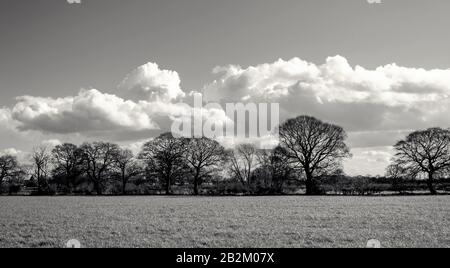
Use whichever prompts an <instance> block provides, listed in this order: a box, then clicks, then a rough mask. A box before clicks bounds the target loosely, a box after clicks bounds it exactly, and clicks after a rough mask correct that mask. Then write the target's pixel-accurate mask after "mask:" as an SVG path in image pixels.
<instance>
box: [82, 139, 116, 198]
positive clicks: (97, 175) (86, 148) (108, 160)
mask: <svg viewBox="0 0 450 268" xmlns="http://www.w3.org/2000/svg"><path fill="white" fill-rule="evenodd" d="M81 150H82V154H83V166H84V171H85V172H86V174H87V176H88V178H89V179H90V180H91V181H92V183H93V184H94V189H95V191H96V193H97V194H98V195H102V194H103V189H104V187H105V185H106V182H107V177H108V175H109V173H110V172H111V168H112V167H113V165H114V164H115V160H116V157H117V154H118V153H119V150H120V148H119V146H118V145H116V144H112V143H109V142H94V143H92V144H91V143H85V144H83V145H82V146H81Z"/></svg>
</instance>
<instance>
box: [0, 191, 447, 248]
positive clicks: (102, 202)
mask: <svg viewBox="0 0 450 268" xmlns="http://www.w3.org/2000/svg"><path fill="white" fill-rule="evenodd" d="M0 204H1V205H0V247H63V246H64V245H65V243H66V241H68V240H69V239H72V238H75V239H78V240H80V241H81V243H82V245H83V246H84V247H364V246H365V245H366V243H367V241H368V240H369V239H373V238H374V239H378V240H380V241H381V243H382V245H383V246H384V247H450V197H448V196H440V197H431V196H430V197H373V198H366V197H216V198H213V197H198V198H196V197H1V198H0Z"/></svg>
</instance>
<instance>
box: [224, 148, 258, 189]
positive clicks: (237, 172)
mask: <svg viewBox="0 0 450 268" xmlns="http://www.w3.org/2000/svg"><path fill="white" fill-rule="evenodd" d="M256 156H257V150H256V148H255V146H253V145H252V144H241V145H239V146H238V147H237V148H236V149H235V150H234V151H233V152H231V154H230V162H231V172H232V174H233V175H234V176H235V177H236V178H237V179H238V180H239V181H240V182H241V183H242V185H243V186H244V187H246V188H247V189H248V190H249V191H251V182H252V181H251V177H252V171H253V170H254V169H255V166H256V162H257V161H256Z"/></svg>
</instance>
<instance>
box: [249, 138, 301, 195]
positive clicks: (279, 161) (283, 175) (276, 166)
mask: <svg viewBox="0 0 450 268" xmlns="http://www.w3.org/2000/svg"><path fill="white" fill-rule="evenodd" d="M258 162H259V166H260V172H259V174H261V173H264V174H265V175H264V176H266V177H267V179H268V180H269V181H268V182H267V183H268V184H269V185H268V186H269V187H270V190H271V193H275V194H280V193H282V192H283V185H284V183H285V182H286V181H287V180H289V179H291V177H292V175H293V173H294V170H293V169H292V167H291V166H290V165H289V159H288V158H287V157H286V152H285V149H284V148H282V147H280V146H277V147H276V148H275V149H273V150H262V151H260V152H259V153H258ZM260 176H261V175H260Z"/></svg>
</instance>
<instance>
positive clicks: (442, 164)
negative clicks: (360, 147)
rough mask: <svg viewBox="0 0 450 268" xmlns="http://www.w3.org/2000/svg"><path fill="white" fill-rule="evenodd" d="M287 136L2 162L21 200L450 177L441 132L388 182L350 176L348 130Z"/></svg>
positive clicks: (286, 132) (359, 188)
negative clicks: (271, 143)
mask: <svg viewBox="0 0 450 268" xmlns="http://www.w3.org/2000/svg"><path fill="white" fill-rule="evenodd" d="M279 137H280V143H279V145H278V146H277V147H276V148H274V149H273V150H258V149H257V148H256V147H255V146H253V145H251V144H242V145H239V146H237V147H236V148H234V149H232V150H226V149H225V148H224V147H223V146H222V145H221V144H219V143H218V142H217V141H215V140H212V139H208V138H205V137H203V138H176V137H174V136H173V135H172V134H170V133H166V134H162V135H160V136H159V137H157V138H154V139H152V140H150V141H148V142H147V143H145V144H144V145H143V147H142V149H141V151H140V153H139V154H137V155H134V154H133V152H132V151H130V150H128V149H124V148H121V147H120V146H118V145H117V144H113V143H109V142H93V143H84V144H82V145H80V146H77V145H74V144H70V143H65V144H61V145H58V146H55V147H54V148H53V149H49V148H46V147H38V148H35V149H34V151H33V153H32V155H31V162H32V165H28V166H27V165H20V163H19V162H18V160H17V158H16V157H14V156H12V155H3V156H1V157H0V189H2V190H3V192H9V193H17V192H19V191H20V190H21V189H23V188H34V189H36V191H35V194H41V195H46V194H96V195H103V194H124V195H125V194H136V193H137V194H151V193H164V194H167V195H170V194H174V193H176V191H175V190H174V187H175V188H177V189H188V192H187V193H188V194H194V195H199V194H203V193H205V191H206V193H207V194H224V193H225V194H226V193H234V194H254V195H256V194H283V193H286V191H287V190H286V189H290V191H291V192H295V190H298V189H296V188H300V187H303V188H304V193H305V194H306V195H315V194H324V193H328V192H333V193H341V194H366V193H367V194H370V193H374V192H378V191H379V192H381V191H383V189H384V190H393V191H398V192H399V193H402V191H405V189H409V188H408V187H406V185H409V187H413V188H414V187H416V188H417V187H418V185H419V184H417V185H416V184H414V183H412V181H419V182H426V186H427V189H428V191H429V192H430V193H431V194H433V195H434V194H437V193H438V191H437V190H436V181H438V182H440V183H441V184H442V180H439V179H441V178H444V177H445V176H446V174H448V173H449V171H450V131H449V130H445V129H441V128H432V129H428V130H424V131H417V132H413V133H411V134H410V135H408V136H407V137H406V138H405V139H404V140H401V141H399V142H398V143H397V144H396V145H395V146H394V148H395V151H396V155H395V157H394V158H393V160H392V164H391V166H389V168H388V169H387V174H386V177H384V178H370V179H369V178H367V177H356V178H351V177H348V176H345V174H344V173H343V171H342V170H343V169H342V161H343V160H344V159H345V158H347V157H350V156H351V154H350V149H349V147H348V146H347V144H346V143H345V140H346V138H347V134H346V132H345V130H344V129H343V128H342V127H340V126H337V125H333V124H330V123H325V122H322V121H320V120H318V119H316V118H314V117H310V116H299V117H297V118H293V119H289V120H287V121H286V122H284V123H283V124H281V125H280V126H279ZM424 175H425V176H424ZM443 182H444V183H446V182H447V181H445V180H444V181H443ZM211 185H214V187H212V186H211ZM383 185H384V186H386V185H388V187H384V188H383V187H381V186H383ZM131 186H133V187H134V188H133V187H131ZM5 188H7V189H6V190H5ZM130 188H133V189H131V190H130ZM211 189H213V190H211ZM220 189H222V191H220ZM227 191H228V192H227ZM177 193H179V190H178V192H177Z"/></svg>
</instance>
